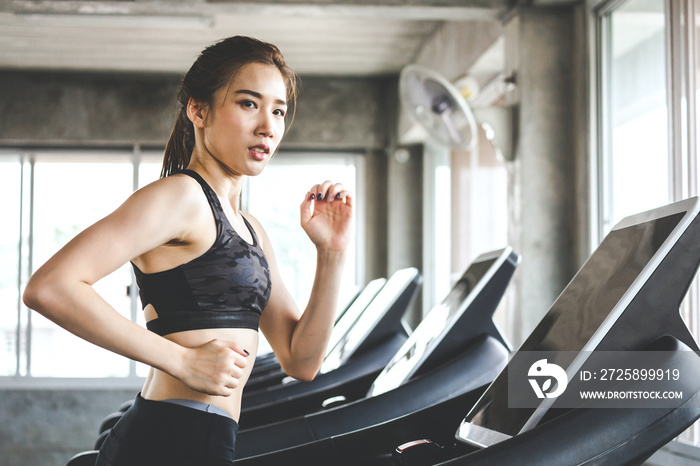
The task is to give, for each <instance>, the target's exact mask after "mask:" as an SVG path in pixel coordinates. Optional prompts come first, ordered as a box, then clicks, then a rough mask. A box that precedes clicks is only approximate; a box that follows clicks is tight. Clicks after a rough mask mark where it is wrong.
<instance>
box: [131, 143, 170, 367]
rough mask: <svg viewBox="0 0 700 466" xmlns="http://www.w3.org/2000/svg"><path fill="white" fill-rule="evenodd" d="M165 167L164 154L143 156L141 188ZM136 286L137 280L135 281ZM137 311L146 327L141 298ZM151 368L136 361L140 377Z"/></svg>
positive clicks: (138, 301) (138, 319)
mask: <svg viewBox="0 0 700 466" xmlns="http://www.w3.org/2000/svg"><path fill="white" fill-rule="evenodd" d="M162 167H163V154H161V153H158V154H149V155H146V156H142V158H141V162H140V163H139V186H138V187H139V188H142V187H144V186H146V185H147V184H150V183H152V182H154V181H156V180H157V179H159V178H160V170H161V168H162ZM134 286H136V282H134ZM137 303H138V304H137V308H138V309H137V311H136V323H137V324H139V325H140V326H142V327H146V318H145V316H144V314H143V311H142V310H141V300H140V299H137ZM150 369H151V367H150V366H148V365H146V364H142V363H140V362H137V363H136V375H137V376H138V377H146V376H147V375H148V371H149V370H150Z"/></svg>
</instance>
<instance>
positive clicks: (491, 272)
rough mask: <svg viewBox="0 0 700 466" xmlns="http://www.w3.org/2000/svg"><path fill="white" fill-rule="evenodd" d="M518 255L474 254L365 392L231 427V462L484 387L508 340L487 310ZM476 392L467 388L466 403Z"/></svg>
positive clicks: (271, 459)
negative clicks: (307, 411)
mask: <svg viewBox="0 0 700 466" xmlns="http://www.w3.org/2000/svg"><path fill="white" fill-rule="evenodd" d="M519 259H520V258H519V256H518V255H517V254H515V253H514V252H513V251H512V249H511V248H509V247H508V248H505V249H503V250H499V251H495V252H493V253H489V254H485V255H482V256H480V257H479V258H477V260H476V261H475V262H474V263H473V264H472V265H471V266H470V267H469V268H468V269H467V271H466V272H465V273H464V275H463V276H462V278H461V279H460V280H459V281H458V282H457V283H456V284H455V286H454V287H453V289H452V290H451V291H450V293H449V294H448V296H447V297H446V298H445V299H444V300H443V302H442V303H440V304H439V305H437V306H436V307H434V308H433V309H432V310H431V311H430V312H429V313H428V315H426V317H425V319H424V320H423V321H422V322H421V324H420V325H419V326H418V327H417V328H416V330H415V331H414V332H413V334H412V335H411V336H410V337H409V339H408V340H406V342H405V343H404V345H403V346H402V347H401V349H400V350H399V352H398V353H397V354H396V355H395V356H394V358H392V360H391V362H389V364H388V365H387V367H386V368H385V369H384V371H382V373H381V374H380V375H379V377H377V378H376V379H375V381H374V383H373V384H372V386H371V387H370V390H369V392H368V393H366V397H365V398H363V399H359V400H356V401H354V402H351V403H348V404H344V405H341V406H336V407H333V408H331V409H328V410H325V411H321V412H316V413H312V414H307V415H305V416H299V417H295V418H291V419H286V420H283V421H280V422H276V423H273V424H269V425H264V426H260V427H256V428H252V429H247V430H242V431H239V433H238V436H237V439H238V440H237V447H236V457H237V458H238V459H237V460H236V464H238V463H239V462H240V464H256V465H257V464H283V463H282V461H286V453H287V452H288V451H289V450H290V449H291V450H294V449H295V448H297V447H299V446H301V447H304V446H305V445H309V444H313V442H315V441H318V440H319V439H324V438H326V439H327V438H331V437H332V436H334V435H338V434H341V433H343V432H348V431H354V430H358V429H364V428H366V427H368V426H371V425H375V424H380V423H383V422H386V421H389V420H391V419H394V418H396V417H399V416H402V415H405V414H408V413H411V412H413V411H416V410H420V409H422V408H423V407H425V406H430V405H433V404H436V403H439V402H441V401H444V400H449V399H451V398H454V397H456V396H459V395H462V394H464V393H468V392H472V391H474V390H475V389H477V388H478V387H485V386H486V385H487V384H488V383H489V382H490V381H491V380H493V378H494V377H495V376H496V375H497V374H498V373H499V372H500V370H501V369H502V368H503V367H505V365H506V363H507V360H508V351H509V345H508V343H507V341H506V340H505V338H504V337H503V336H502V334H501V332H500V330H499V329H498V328H497V326H496V325H495V324H494V322H493V312H494V311H495V310H496V308H497V306H498V304H499V302H500V301H501V298H502V296H503V294H504V292H505V290H506V288H507V286H508V284H509V282H510V279H511V278H512V275H513V272H514V271H515V268H516V266H517V264H518V263H519ZM431 366H432V367H431ZM476 399H477V397H476V396H474V395H472V396H471V398H470V400H471V403H474V402H475V401H476ZM241 419H243V416H241ZM279 454H281V457H278V455H279ZM308 458H309V457H307V460H306V461H308ZM296 460H298V458H295V460H294V461H296ZM294 461H292V463H291V464H294ZM330 464H332V462H331V463H330Z"/></svg>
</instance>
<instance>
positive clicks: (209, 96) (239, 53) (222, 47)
mask: <svg viewBox="0 0 700 466" xmlns="http://www.w3.org/2000/svg"><path fill="white" fill-rule="evenodd" d="M250 63H262V64H265V65H273V66H276V67H277V69H278V70H279V71H280V73H282V77H283V79H284V84H285V87H286V89H287V96H286V98H287V103H288V105H289V108H290V110H291V111H290V112H288V113H289V114H291V115H292V118H291V120H293V119H294V111H293V109H294V108H295V106H296V105H295V104H296V97H297V83H296V81H297V76H296V74H295V73H294V71H292V70H291V69H290V68H289V67H288V66H287V64H286V63H285V61H284V57H283V56H282V53H281V52H280V51H279V49H278V48H277V47H276V46H274V45H272V44H268V43H266V42H261V41H259V40H257V39H253V38H251V37H244V36H235V37H229V38H227V39H223V40H221V41H219V42H216V43H215V44H213V45H210V46H209V47H207V48H206V49H204V50H203V51H202V53H201V54H200V55H199V57H197V60H195V62H194V64H193V65H192V67H191V68H190V70H189V71H188V72H187V74H185V77H184V78H183V79H182V82H181V83H180V89H179V90H178V93H177V102H178V112H177V119H176V120H175V125H174V127H173V130H172V132H171V133H170V139H169V140H168V144H167V145H166V146H165V154H164V157H163V169H162V171H161V177H165V176H168V175H170V174H172V173H176V172H178V171H180V170H183V169H184V168H186V167H187V165H189V163H190V158H191V157H192V150H193V149H194V126H193V125H192V122H191V121H190V120H189V118H187V103H188V102H189V101H190V99H194V100H196V101H198V102H202V103H205V104H206V105H209V106H211V105H213V103H214V94H215V93H216V92H217V91H218V90H219V89H222V88H224V87H226V86H228V85H229V84H230V83H231V81H232V80H233V79H234V78H235V77H236V74H237V73H238V71H239V70H240V69H241V68H242V67H243V66H244V65H248V64H250Z"/></svg>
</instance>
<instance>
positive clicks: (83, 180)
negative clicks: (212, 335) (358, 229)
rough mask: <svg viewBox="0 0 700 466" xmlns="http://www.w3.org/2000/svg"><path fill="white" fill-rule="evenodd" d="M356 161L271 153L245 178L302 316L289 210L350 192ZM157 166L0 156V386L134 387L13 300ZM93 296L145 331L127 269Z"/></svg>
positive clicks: (87, 155) (137, 153) (304, 281)
mask: <svg viewBox="0 0 700 466" xmlns="http://www.w3.org/2000/svg"><path fill="white" fill-rule="evenodd" d="M359 160H361V158H359V157H356V156H353V155H347V154H345V155H340V156H338V155H336V154H313V155H305V156H301V155H299V154H279V155H278V156H277V157H276V159H275V161H274V163H271V164H270V166H269V167H268V168H267V169H266V171H265V176H262V177H259V178H255V179H253V180H251V182H250V184H249V185H248V187H247V190H246V191H245V192H244V196H243V198H244V208H245V209H247V210H251V211H252V212H253V214H254V215H255V216H256V217H257V218H258V219H260V221H261V222H262V223H263V225H265V228H266V231H267V232H268V234H269V236H270V237H271V238H272V242H273V244H274V245H275V253H276V256H277V261H278V264H279V266H280V269H281V272H282V275H283V278H284V280H285V284H286V285H287V286H288V288H289V289H290V291H291V292H292V295H293V296H294V297H295V298H296V300H297V302H298V303H299V305H300V307H302V308H303V307H304V305H305V302H306V301H307V300H308V293H309V291H310V288H311V284H312V282H313V273H314V271H315V265H316V262H315V251H314V250H313V246H312V244H311V242H310V241H309V240H308V238H306V236H305V235H304V233H303V231H302V229H301V228H300V227H299V213H298V212H299V204H300V203H301V200H302V198H303V196H304V194H305V193H306V192H307V190H308V189H309V188H310V187H311V186H312V185H313V184H315V183H317V182H319V181H321V182H322V181H324V180H326V179H333V180H338V181H340V182H342V183H343V184H344V185H345V186H346V187H347V189H348V190H349V191H352V192H355V191H356V179H357V177H358V173H357V169H356V167H357V164H358V163H359ZM161 164H162V153H161V151H142V150H140V148H139V147H138V146H136V147H135V148H134V150H133V151H128V150H126V151H117V150H114V151H107V150H98V151H79V150H72V151H70V150H55V151H31V152H29V151H25V152H22V151H17V152H16V153H12V152H10V151H4V152H0V195H2V199H3V203H2V204H0V215H2V218H3V228H2V229H0V264H2V267H0V311H1V312H0V345H1V346H0V385H5V386H13V387H15V386H25V385H26V386H34V385H36V384H39V385H42V386H43V385H46V384H49V385H51V386H56V385H67V386H76V385H79V386H81V387H84V386H87V385H90V384H91V383H92V384H97V385H98V386H100V384H104V383H105V382H101V380H106V379H107V378H109V379H108V380H109V381H108V382H106V383H108V384H109V386H110V387H116V386H120V384H119V383H117V384H115V382H117V381H122V383H121V384H122V385H124V384H125V385H126V386H138V385H139V384H141V383H142V379H141V378H142V377H145V376H146V375H147V373H148V367H147V366H145V365H143V364H140V363H135V362H134V361H130V360H128V359H126V358H123V357H121V356H118V355H115V354H114V353H111V352H109V351H106V350H103V349H101V348H99V347H97V346H95V345H92V344H90V343H87V342H85V341H83V340H82V339H80V338H78V337H76V336H74V335H72V334H70V333H69V332H67V331H65V330H63V329H61V328H60V327H58V326H57V325H56V324H54V323H52V322H50V321H49V320H48V319H46V318H44V317H43V316H41V315H40V314H38V313H36V312H31V311H30V310H29V309H27V308H26V307H25V306H24V304H23V303H22V302H21V290H23V287H24V285H25V283H26V281H27V279H28V277H29V276H30V274H31V273H32V271H34V270H36V269H37V268H38V267H40V266H41V265H42V264H43V263H44V262H45V261H46V260H47V259H48V258H49V257H51V256H52V255H53V254H54V253H55V252H56V251H57V250H58V249H60V248H61V247H62V246H63V245H65V244H66V243H67V242H68V241H69V240H70V239H71V238H73V237H74V236H75V235H76V234H77V233H79V232H80V231H82V230H83V229H85V228H86V227H88V226H89V225H91V224H92V223H94V222H95V221H97V220H99V219H100V218H102V217H104V216H105V215H107V214H109V213H110V212H112V211H113V210H114V209H116V208H117V207H118V206H119V205H120V204H121V203H122V202H124V200H126V198H127V197H128V196H129V195H130V194H131V193H132V192H133V191H134V190H136V189H138V188H140V187H142V186H145V185H146V184H148V183H150V182H152V181H155V180H156V179H158V178H159V177H160V170H161ZM280 186H284V189H285V191H284V192H280V188H279V187H280ZM270 193H274V194H273V195H270ZM356 211H358V212H359V211H360V209H356ZM357 218H358V219H359V218H360V216H359V215H358V216H357ZM105 247H108V245H105ZM351 249H352V250H351V251H350V254H348V258H347V260H346V269H345V271H344V274H343V285H342V290H341V296H340V300H341V303H342V302H344V301H345V300H347V299H349V298H350V297H351V296H352V295H353V294H354V292H355V290H356V289H357V286H356V283H357V282H358V280H357V275H358V273H359V272H358V267H357V265H356V264H357V262H356V261H355V250H356V247H355V245H354V243H353V246H352V248H351ZM95 289H96V290H97V292H98V293H99V294H100V295H101V296H102V297H103V298H105V300H106V301H107V302H109V303H110V304H111V305H112V306H113V307H114V308H115V309H116V310H117V311H118V312H120V313H121V314H122V315H124V316H125V317H127V318H130V319H131V320H133V321H135V322H137V323H139V324H140V325H142V326H145V320H144V316H143V312H141V305H140V304H141V303H140V300H139V299H138V293H137V290H136V286H135V283H134V281H133V273H132V271H131V268H130V266H129V265H128V264H126V265H124V266H122V267H121V268H120V269H118V270H117V271H115V272H114V273H112V274H110V275H108V276H107V277H105V278H103V279H102V280H100V281H98V282H97V283H96V284H95ZM261 349H262V348H261ZM71 380H74V381H75V382H71ZM90 380H93V381H94V382H90Z"/></svg>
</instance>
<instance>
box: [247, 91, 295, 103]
mask: <svg viewBox="0 0 700 466" xmlns="http://www.w3.org/2000/svg"><path fill="white" fill-rule="evenodd" d="M234 94H236V95H239V94H247V95H250V96H253V97H255V98H256V99H262V98H263V95H262V94H261V93H259V92H255V91H251V90H249V89H239V90H237V91H235V92H234ZM275 103H276V104H278V105H287V102H286V101H285V100H282V99H275Z"/></svg>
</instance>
